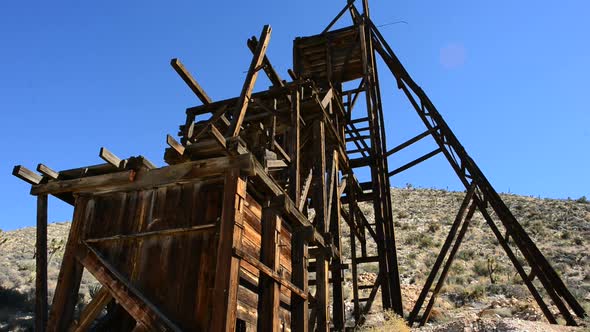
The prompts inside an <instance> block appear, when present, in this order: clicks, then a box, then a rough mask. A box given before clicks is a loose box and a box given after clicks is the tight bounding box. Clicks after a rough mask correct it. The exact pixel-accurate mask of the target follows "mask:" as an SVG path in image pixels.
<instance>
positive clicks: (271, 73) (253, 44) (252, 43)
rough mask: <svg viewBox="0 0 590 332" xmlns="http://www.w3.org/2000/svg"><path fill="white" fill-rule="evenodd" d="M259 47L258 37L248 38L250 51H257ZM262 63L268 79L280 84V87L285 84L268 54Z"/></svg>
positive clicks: (275, 84) (274, 83) (276, 84)
mask: <svg viewBox="0 0 590 332" xmlns="http://www.w3.org/2000/svg"><path fill="white" fill-rule="evenodd" d="M257 47H258V39H256V37H252V38H250V39H248V48H249V49H250V51H252V53H255V52H256V49H257ZM262 63H263V65H264V67H263V69H264V72H265V73H266V76H268V79H269V80H270V82H271V83H272V85H274V86H280V87H282V86H284V85H285V84H284V83H283V80H282V79H281V77H280V76H279V74H278V73H277V72H276V70H275V69H274V68H273V66H272V64H271V63H270V60H269V59H268V57H267V56H266V55H265V56H264V59H263V60H262Z"/></svg>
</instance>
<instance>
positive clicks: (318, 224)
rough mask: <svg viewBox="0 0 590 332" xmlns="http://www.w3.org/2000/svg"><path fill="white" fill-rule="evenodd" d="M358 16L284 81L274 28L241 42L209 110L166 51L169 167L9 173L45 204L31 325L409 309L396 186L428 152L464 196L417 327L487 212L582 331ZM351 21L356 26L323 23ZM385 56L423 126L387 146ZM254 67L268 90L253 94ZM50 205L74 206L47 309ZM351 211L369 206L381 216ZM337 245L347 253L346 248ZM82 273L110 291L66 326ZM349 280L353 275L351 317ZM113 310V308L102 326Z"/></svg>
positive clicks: (197, 323) (318, 40)
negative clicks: (181, 95) (395, 162)
mask: <svg viewBox="0 0 590 332" xmlns="http://www.w3.org/2000/svg"><path fill="white" fill-rule="evenodd" d="M362 7H363V8H362V11H359V10H358V9H357V7H356V6H355V5H354V1H348V2H347V4H346V6H344V8H343V9H342V10H341V11H340V12H339V14H338V15H337V16H336V17H335V18H334V20H333V21H332V22H331V23H330V24H329V25H328V26H327V27H326V29H325V30H324V31H322V32H321V33H320V34H319V35H315V36H310V37H304V38H297V39H296V40H295V41H294V52H293V54H294V65H293V70H292V71H289V75H290V80H289V81H284V80H283V79H281V77H280V76H279V75H278V73H277V72H276V71H275V70H274V69H273V67H272V65H271V64H270V61H269V59H268V57H267V56H266V54H265V53H266V48H267V47H268V44H269V40H270V35H271V28H270V27H269V26H265V27H264V29H263V31H262V33H261V35H260V37H259V38H255V37H252V38H251V39H249V40H248V43H247V45H248V47H249V48H250V49H251V50H252V53H253V57H252V61H251V64H250V68H249V71H248V74H247V76H246V79H245V82H244V85H243V88H242V91H241V92H240V94H239V95H238V96H237V97H236V98H232V99H227V100H219V101H213V100H211V98H209V96H208V95H207V94H206V93H205V91H204V89H203V88H201V86H200V85H199V84H198V83H197V82H196V81H195V79H194V78H193V77H192V76H191V74H190V73H189V72H188V71H187V70H186V68H184V66H183V65H182V64H181V62H180V61H179V60H177V59H173V60H172V62H171V64H172V67H173V68H174V69H175V70H176V71H177V72H178V74H179V75H180V77H181V78H182V79H183V80H184V81H185V82H186V84H187V85H188V87H189V88H190V89H191V90H192V91H193V92H194V93H195V95H196V96H197V97H198V99H199V100H200V101H201V103H202V105H199V106H195V107H190V108H188V109H187V111H186V121H185V122H184V124H183V125H181V126H180V132H179V137H180V140H179V141H177V140H176V139H175V138H173V137H172V136H168V137H167V143H168V145H169V148H167V149H166V152H165V158H164V159H165V161H166V163H167V164H168V166H165V167H162V168H156V167H155V166H154V165H153V164H152V163H151V162H149V161H148V160H146V159H145V158H143V157H141V156H140V157H131V158H128V159H123V160H122V159H120V158H118V157H116V156H115V155H113V154H112V153H110V152H109V151H108V150H106V149H104V148H103V149H101V151H100V156H101V158H102V159H104V160H105V161H106V163H104V164H100V165H94V166H89V167H81V168H76V169H71V170H64V171H60V172H57V171H54V170H51V169H50V168H49V167H47V166H45V165H43V164H39V166H38V168H37V171H38V172H40V173H41V175H39V174H37V173H35V172H32V171H30V170H28V169H26V168H24V167H22V166H17V167H15V169H14V172H13V173H14V174H15V175H16V176H18V177H20V178H21V179H23V180H25V181H27V182H29V183H31V184H32V185H33V186H32V189H31V194H33V195H36V196H37V198H38V207H37V208H38V220H37V224H38V228H37V232H38V233H37V253H38V254H37V302H36V303H37V306H36V327H37V329H38V330H39V331H42V330H45V329H46V330H48V331H64V330H68V329H71V330H74V331H81V330H86V329H88V328H89V327H90V326H91V325H92V324H95V325H96V324H98V326H99V327H100V328H101V329H108V330H120V331H127V330H137V331H142V330H149V331H152V330H176V331H179V330H188V331H235V330H238V331H250V330H256V329H258V330H262V331H289V330H292V331H314V330H318V331H328V330H329V329H330V328H332V329H335V330H344V329H345V328H346V327H352V326H355V325H358V324H360V323H362V321H363V316H364V314H366V313H367V312H368V311H369V310H370V308H371V305H372V303H373V302H374V300H375V299H376V297H377V295H378V290H380V291H381V301H382V303H383V306H384V307H385V308H390V309H392V310H394V311H395V312H397V313H398V314H400V315H403V311H402V297H401V291H400V282H399V275H398V264H397V257H396V245H395V236H394V227H393V217H392V209H391V204H392V202H391V195H390V185H389V177H391V176H394V175H396V174H398V173H400V172H402V171H404V170H406V169H408V168H410V167H412V166H414V165H417V164H419V163H420V162H422V161H424V160H426V159H428V158H430V157H432V156H434V155H436V154H438V153H442V154H443V155H444V156H445V157H446V158H447V159H448V161H449V162H450V164H451V166H452V167H453V169H454V170H455V171H456V173H457V175H458V176H459V178H460V179H461V181H462V182H463V184H464V185H465V188H466V189H467V195H466V198H465V201H464V202H463V204H462V206H461V208H460V211H459V213H458V215H457V218H456V220H455V223H454V224H453V226H452V228H451V231H450V234H449V236H448V238H447V240H446V241H445V243H444V245H443V247H442V249H441V253H440V255H439V257H438V258H437V260H436V262H435V264H434V266H433V270H432V272H431V274H430V275H429V277H428V279H427V282H426V285H425V286H424V289H423V291H422V293H421V294H420V298H419V299H418V303H416V306H415V308H414V310H413V311H412V312H411V313H409V316H407V317H408V320H409V322H410V323H414V322H415V321H418V320H419V321H420V322H421V323H422V324H423V323H425V322H426V321H427V320H428V317H429V314H430V311H431V309H432V307H433V305H434V302H435V299H436V295H437V294H438V292H439V291H440V289H441V285H442V284H443V282H444V280H445V277H446V274H447V272H448V269H449V267H450V264H451V263H452V260H453V257H454V255H455V253H456V252H457V250H458V247H459V245H460V243H461V240H462V239H463V236H464V234H465V232H466V230H467V227H468V225H469V220H470V218H471V216H472V215H473V214H474V213H475V211H476V210H479V211H480V212H481V213H482V214H483V216H484V218H485V220H486V221H487V223H488V225H489V226H490V227H491V228H492V231H493V232H494V234H495V235H496V237H497V239H498V241H499V243H500V245H502V247H503V248H504V249H505V251H506V252H507V254H508V256H509V257H510V259H511V261H512V262H513V263H514V265H515V267H516V269H517V272H518V273H519V274H520V276H521V277H522V278H523V280H524V282H525V284H526V285H527V287H528V288H529V290H530V291H531V293H532V295H533V296H534V298H535V300H536V301H537V303H538V305H539V307H540V308H541V309H542V310H543V313H544V314H545V315H546V317H547V319H548V320H549V321H550V322H552V323H555V322H556V319H555V313H554V312H552V311H551V310H550V309H549V307H548V305H547V303H548V302H547V300H546V299H545V298H546V297H548V298H549V299H550V300H551V302H552V303H553V304H554V305H555V306H556V307H557V308H558V310H559V313H560V315H561V316H562V317H563V318H564V319H565V321H566V322H567V323H568V324H570V325H575V324H576V322H575V320H574V317H573V316H574V315H577V316H579V317H583V316H584V315H585V313H584V311H583V310H582V308H581V307H580V305H579V304H578V302H577V301H576V300H575V299H574V298H573V296H572V295H571V294H570V292H569V291H568V290H567V288H566V287H565V285H564V284H563V282H562V281H561V279H560V278H559V276H558V275H557V273H556V272H555V271H554V270H553V268H552V267H551V266H550V264H549V263H548V262H547V260H546V259H545V258H544V257H543V255H542V254H541V253H540V252H539V250H538V249H537V247H536V246H535V244H534V243H533V242H532V241H531V239H530V238H529V237H528V235H527V234H526V233H525V231H524V230H523V228H522V227H521V226H520V225H519V224H518V222H517V221H516V219H515V218H514V216H513V215H512V214H511V213H510V211H509V210H508V208H507V207H506V205H505V204H504V203H503V202H502V200H501V198H500V196H499V195H498V194H497V193H496V192H495V191H494V189H493V188H492V186H491V185H490V184H489V182H488V181H487V180H486V178H485V177H484V176H483V174H482V173H481V171H480V170H479V168H478V167H477V166H476V164H475V163H474V162H473V160H472V159H471V158H469V156H468V155H467V153H466V152H465V150H464V149H463V148H462V146H461V144H460V143H459V142H458V140H457V138H456V137H455V136H454V135H453V133H452V131H451V130H450V129H449V127H448V126H447V124H446V123H445V122H444V120H443V119H442V117H441V116H440V114H439V113H438V111H437V110H436V108H435V107H434V105H433V104H432V103H431V102H430V100H429V99H428V97H427V96H426V95H425V94H424V92H423V91H422V89H420V87H419V86H418V85H417V84H416V83H415V82H414V81H413V80H412V79H411V77H410V76H409V74H408V73H407V72H406V71H405V69H404V68H403V66H402V65H401V63H400V61H399V60H398V59H397V57H396V56H395V54H394V53H393V51H392V49H391V48H390V47H389V45H388V44H387V42H386V41H385V40H384V39H383V37H382V36H381V34H380V33H379V31H378V29H377V28H376V27H375V25H374V24H373V23H372V22H371V20H370V17H369V9H368V5H367V3H366V1H363V3H362ZM346 13H349V14H350V17H351V18H352V24H351V25H350V26H348V27H346V28H343V29H338V30H332V26H333V25H334V23H335V22H336V21H337V20H339V19H341V18H342V17H343V16H344V14H346ZM377 56H380V57H381V58H382V59H383V60H384V62H385V64H386V65H387V67H388V68H389V69H390V71H391V73H392V74H393V76H394V77H395V79H396V81H397V84H398V88H399V89H401V90H402V91H403V92H404V93H405V95H406V96H407V97H408V99H409V100H410V103H411V105H412V107H413V108H414V109H415V110H416V112H417V113H418V115H419V116H420V118H421V119H422V120H423V122H424V124H425V126H426V131H425V132H424V133H422V134H420V135H418V136H416V137H415V138H412V139H410V140H409V141H407V142H404V143H402V144H400V145H399V146H397V147H394V148H393V149H390V150H387V148H386V145H385V128H384V122H383V109H382V103H381V93H380V86H379V79H378V71H377V66H376V57H377ZM261 70H262V71H264V73H265V74H266V75H267V76H268V78H269V79H270V81H271V82H272V84H273V86H272V87H271V88H269V89H268V90H265V91H261V92H256V93H253V88H254V84H255V82H256V78H257V76H258V75H259V72H260V71H261ZM345 83H346V84H345ZM355 83H356V87H355V88H352V89H346V88H344V86H345V85H346V86H349V85H350V84H355ZM363 96H364V98H363ZM360 100H363V101H362V102H361V101H360ZM357 103H358V104H363V106H362V107H355V105H357ZM429 135H430V136H432V137H433V138H434V140H435V142H436V144H437V145H438V147H437V149H435V150H434V151H433V152H431V153H428V154H426V155H424V156H422V157H420V158H417V159H416V160H415V161H413V162H410V163H408V164H406V165H404V166H402V167H399V168H397V169H395V170H392V171H390V170H389V167H388V162H387V158H388V157H389V156H391V155H393V154H395V153H397V152H399V151H400V150H402V149H405V148H407V147H408V146H410V145H412V144H413V143H415V142H417V141H418V140H420V139H422V138H424V137H426V136H429ZM361 168H365V169H367V170H368V173H369V174H370V177H371V180H370V181H367V182H359V181H358V180H357V178H356V177H355V170H358V169H361ZM47 195H54V196H56V197H57V198H59V199H61V200H63V201H65V202H68V203H70V204H72V205H73V206H74V217H73V221H72V227H71V230H70V235H69V238H68V242H67V245H66V251H65V255H64V259H63V263H62V267H61V271H60V275H59V280H58V284H57V288H56V291H55V296H54V299H53V304H52V307H51V312H50V314H49V316H48V317H47V303H46V297H47V280H46V236H47V235H46V224H47ZM359 202H370V203H371V204H372V206H373V212H374V220H368V219H367V217H366V216H365V215H364V213H363V212H362V211H361V210H360V209H359V206H358V204H359ZM343 227H348V228H349V229H350V232H349V234H350V237H349V238H343V236H342V232H341V230H342V228H343ZM345 241H346V242H348V243H349V245H350V249H351V250H350V251H351V254H350V257H344V256H343V255H342V243H343V242H345ZM369 241H373V242H375V243H376V245H377V248H378V250H377V251H378V252H377V255H373V256H370V255H369V254H368V253H367V242H369ZM449 250H450V251H449ZM516 251H520V253H521V254H522V257H524V258H525V260H526V263H527V265H528V266H527V267H523V266H522V265H521V264H520V262H519V261H518V260H517V259H516V256H515V252H516ZM366 263H378V265H379V274H378V277H377V280H376V281H375V283H374V284H372V285H359V284H358V278H357V268H358V266H359V265H360V264H366ZM441 268H442V271H439V270H440V269H441ZM83 269H86V270H88V271H89V272H90V273H91V274H92V275H94V277H96V279H97V280H98V281H99V282H100V283H101V285H102V289H101V290H100V291H99V292H98V294H97V295H96V296H95V298H94V299H93V300H92V302H91V303H90V304H88V305H87V306H86V307H85V308H84V309H83V310H82V312H81V314H80V315H79V317H74V307H75V304H76V300H77V294H78V289H79V285H80V279H81V275H82V271H83ZM344 270H350V272H351V273H352V281H353V302H354V310H353V313H352V318H349V319H348V322H347V321H346V319H347V318H346V317H345V311H344V301H343V294H342V281H343V271H344ZM437 279H438V281H437V284H436V286H435V287H434V289H433V290H432V291H431V288H432V286H433V284H434V281H435V280H437ZM535 279H536V280H537V281H535V282H534V280H535ZM540 288H543V289H544V290H545V293H543V294H541V293H540V292H539V289H540ZM427 298H429V302H428V305H427V306H426V309H425V310H424V312H423V313H421V311H422V310H421V309H422V305H423V304H424V302H425V300H426V299H427ZM105 307H107V308H108V313H107V314H106V315H104V316H103V317H101V319H100V321H98V322H94V321H95V319H96V318H97V317H98V316H99V315H101V312H102V311H103V309H104V308H105ZM570 310H571V311H573V313H571V312H570Z"/></svg>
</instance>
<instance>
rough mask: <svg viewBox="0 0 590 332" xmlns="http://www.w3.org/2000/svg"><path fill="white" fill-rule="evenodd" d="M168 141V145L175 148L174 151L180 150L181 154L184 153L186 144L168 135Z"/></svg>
mask: <svg viewBox="0 0 590 332" xmlns="http://www.w3.org/2000/svg"><path fill="white" fill-rule="evenodd" d="M166 143H167V144H168V146H170V147H171V148H172V149H174V151H176V152H178V154H179V155H181V156H182V155H183V154H184V150H185V148H184V146H183V145H182V144H180V143H178V141H177V140H175V139H174V137H172V136H170V135H166Z"/></svg>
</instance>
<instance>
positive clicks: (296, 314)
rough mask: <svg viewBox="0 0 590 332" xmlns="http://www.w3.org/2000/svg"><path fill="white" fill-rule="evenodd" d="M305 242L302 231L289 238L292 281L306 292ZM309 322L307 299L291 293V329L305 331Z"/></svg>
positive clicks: (297, 331) (299, 331) (307, 288)
mask: <svg viewBox="0 0 590 332" xmlns="http://www.w3.org/2000/svg"><path fill="white" fill-rule="evenodd" d="M307 255H308V254H307V244H306V243H305V236H304V232H296V233H295V234H293V235H292V238H291V264H292V277H293V283H294V284H295V285H296V286H297V287H299V288H301V289H302V290H303V292H304V293H305V294H308V292H309V287H308V273H307V259H308V256H307ZM308 324H309V301H308V300H304V299H302V298H300V297H299V296H297V295H296V294H293V293H291V330H292V331H293V332H307V331H308Z"/></svg>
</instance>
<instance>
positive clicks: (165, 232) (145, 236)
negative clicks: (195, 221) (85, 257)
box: [86, 224, 216, 243]
mask: <svg viewBox="0 0 590 332" xmlns="http://www.w3.org/2000/svg"><path fill="white" fill-rule="evenodd" d="M215 226H216V225H215V224H207V225H199V226H192V227H182V228H172V229H163V230H159V231H150V232H142V233H136V234H125V235H114V236H107V237H101V238H96V239H87V240H86V242H87V243H98V242H110V241H127V240H146V239H149V238H158V237H166V236H174V235H178V234H188V233H199V232H206V231H213V230H214V229H215Z"/></svg>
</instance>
